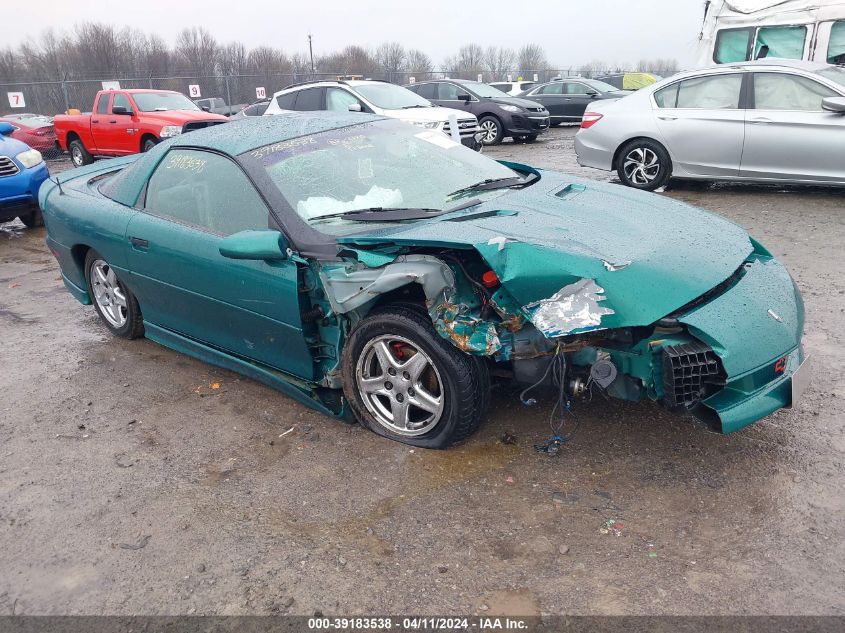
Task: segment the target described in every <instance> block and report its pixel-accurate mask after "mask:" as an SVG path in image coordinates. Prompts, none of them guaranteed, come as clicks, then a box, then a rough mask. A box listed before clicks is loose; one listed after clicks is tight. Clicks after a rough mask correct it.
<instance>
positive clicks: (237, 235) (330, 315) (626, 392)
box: [40, 112, 808, 448]
mask: <svg viewBox="0 0 845 633" xmlns="http://www.w3.org/2000/svg"><path fill="white" fill-rule="evenodd" d="M40 203H41V207H42V209H43V213H44V220H45V223H46V225H47V232H48V237H47V243H48V245H49V247H50V250H51V251H52V253H53V254H54V255H55V257H56V258H57V260H58V261H59V264H60V265H61V269H62V275H63V277H64V282H65V285H66V286H67V288H68V290H69V291H70V292H71V293H72V294H73V295H74V296H75V297H76V298H77V299H78V300H79V301H80V302H82V303H83V304H90V303H93V304H94V307H95V309H96V310H97V313H98V314H99V315H100V317H101V318H102V320H103V322H104V324H105V325H106V327H107V328H108V329H109V330H111V331H112V332H113V333H114V334H115V335H117V336H121V337H124V338H130V339H132V338H137V337H141V336H146V337H147V338H149V339H152V340H154V341H157V342H159V343H161V344H163V345H166V346H168V347H171V348H173V349H176V350H179V351H180V352H184V353H186V354H189V355H191V356H194V357H196V358H200V359H202V360H205V361H207V362H209V363H213V364H215V365H219V366H221V367H225V368H228V369H231V370H233V371H237V372H240V373H242V374H245V375H247V376H250V377H252V378H255V379H256V380H260V381H262V382H265V383H267V384H269V385H271V386H273V387H275V388H277V389H278V390H280V391H282V392H283V393H285V394H287V395H289V396H291V397H293V398H295V399H297V400H299V401H300V402H304V403H307V404H308V405H310V406H312V407H315V408H317V409H319V410H320V411H322V412H324V413H326V414H328V415H331V416H335V417H339V418H346V419H348V420H353V419H356V420H358V421H359V422H360V423H361V424H363V425H365V426H367V427H368V428H369V429H371V430H373V431H375V432H376V433H379V434H381V435H383V436H386V437H389V438H392V439H395V440H399V441H402V442H405V443H408V444H412V445H415V446H421V447H429V448H441V447H445V446H448V445H450V444H452V443H454V442H456V441H460V440H462V439H464V438H466V437H467V436H469V435H470V434H471V433H472V432H473V431H475V430H476V429H477V428H478V425H479V424H480V422H481V420H482V418H483V415H484V413H485V409H486V408H487V406H488V404H489V394H490V390H491V383H494V382H496V381H507V382H508V383H511V384H515V385H523V387H520V388H519V389H518V390H517V391H523V396H522V397H523V400H524V401H526V402H529V401H530V400H531V398H529V395H530V392H531V390H532V389H533V388H535V387H538V388H539V387H546V388H549V389H551V390H553V393H554V394H555V398H556V399H557V401H558V402H559V403H561V406H562V407H563V408H568V407H571V406H577V405H578V403H579V401H580V400H581V399H585V398H588V397H589V396H591V395H594V394H596V393H597V392H600V393H602V394H604V395H606V396H610V397H615V398H620V399H624V400H630V401H639V400H643V399H646V398H647V399H651V400H656V401H658V402H660V403H661V404H663V405H664V406H665V407H667V408H668V409H670V410H673V411H676V412H679V413H687V412H689V413H692V414H693V415H694V416H696V417H697V418H698V419H700V420H702V421H704V422H705V423H706V424H707V425H709V426H710V427H711V428H712V429H714V430H717V431H720V432H723V433H729V432H731V431H735V430H737V429H740V428H742V427H744V426H746V425H748V424H750V423H752V422H754V421H755V420H759V419H760V418H763V417H765V416H767V415H769V414H771V413H773V412H774V411H776V410H778V409H780V408H782V407H788V406H791V405H792V403H793V402H794V401H795V399H796V398H797V397H798V396H799V395H800V392H801V390H802V389H803V387H804V386H805V385H806V383H807V379H808V376H807V374H808V365H807V363H805V358H804V353H803V349H802V346H801V335H802V328H803V324H804V308H803V304H802V301H801V297H800V295H799V293H798V290H797V288H796V286H795V284H794V283H793V281H792V279H791V277H790V276H789V273H788V272H787V271H786V269H785V268H784V267H783V266H782V265H781V264H780V263H778V262H777V261H776V260H775V259H774V258H773V257H772V255H771V254H770V253H769V252H768V251H767V250H766V249H765V248H764V247H763V246H761V245H760V244H759V243H757V242H756V241H755V240H753V239H752V238H750V237H749V236H748V235H747V234H746V232H745V231H744V230H742V229H741V228H740V227H738V226H736V225H734V224H732V223H730V222H728V221H726V220H723V219H721V218H719V217H716V216H713V215H710V214H708V213H705V212H703V211H701V210H699V209H696V208H694V207H691V206H689V205H686V204H683V203H680V202H677V201H674V200H671V199H668V198H665V197H660V196H656V195H653V194H647V193H642V192H638V191H634V190H630V189H626V188H623V187H619V186H616V185H609V184H600V183H595V182H589V181H582V180H580V179H577V178H574V177H571V176H567V175H564V174H558V173H554V172H549V171H542V170H537V169H533V168H531V167H527V166H525V165H519V164H512V163H505V162H496V161H494V160H491V159H489V158H487V157H485V156H482V155H480V154H477V153H476V152H473V151H471V150H469V149H466V148H464V147H462V146H461V145H460V144H459V143H455V142H453V141H452V140H451V139H450V138H449V137H447V136H445V135H443V134H442V133H440V132H439V131H436V130H427V129H420V128H416V127H412V126H410V125H407V124H405V123H402V122H399V121H395V120H388V119H382V118H378V117H369V116H364V115H361V114H348V115H347V114H332V113H324V112H320V113H301V114H295V113H292V114H290V115H287V116H278V117H263V118H259V119H257V120H256V119H245V120H241V121H237V122H232V123H228V124H225V125H221V126H217V127H213V128H208V129H205V130H200V131H197V132H192V133H190V134H186V135H183V136H180V137H177V138H175V139H171V140H169V141H167V142H164V143H161V144H160V145H158V146H156V147H155V149H153V150H152V151H150V152H148V153H146V154H142V155H136V156H128V157H125V158H119V159H114V160H107V161H102V162H97V163H95V164H93V165H90V166H88V167H84V168H81V169H75V170H73V171H72V172H69V173H66V174H62V175H61V176H59V178H58V179H57V181H55V182H48V183H46V184H45V185H44V186H43V187H42V189H41V191H40Z"/></svg>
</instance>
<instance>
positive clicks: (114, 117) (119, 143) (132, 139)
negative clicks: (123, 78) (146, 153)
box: [106, 92, 141, 155]
mask: <svg viewBox="0 0 845 633" xmlns="http://www.w3.org/2000/svg"><path fill="white" fill-rule="evenodd" d="M116 107H118V108H125V109H126V111H127V112H129V114H116V113H115V112H114V109H115V108H116ZM136 120H137V114H136V112H135V107H134V105H133V104H132V103H131V102H130V101H129V97H128V96H127V95H126V93H123V92H115V93H114V96H113V97H112V102H111V106H110V107H109V115H108V116H107V117H106V122H107V123H108V127H107V128H106V135H107V138H108V146H109V148H110V150H111V153H112V154H121V155H122V154H136V153H138V152H139V151H140V149H141V141H140V139H139V138H138V128H137V126H136Z"/></svg>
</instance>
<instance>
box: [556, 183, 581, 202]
mask: <svg viewBox="0 0 845 633" xmlns="http://www.w3.org/2000/svg"><path fill="white" fill-rule="evenodd" d="M586 190H587V185H582V184H579V183H577V182H572V183H569V184H568V185H566V186H565V187H563V188H562V189H560V190H558V191H556V192H555V196H557V197H558V198H560V199H561V200H571V199H572V198H574V197H575V196H577V195H578V194H580V193H583V192H584V191H586Z"/></svg>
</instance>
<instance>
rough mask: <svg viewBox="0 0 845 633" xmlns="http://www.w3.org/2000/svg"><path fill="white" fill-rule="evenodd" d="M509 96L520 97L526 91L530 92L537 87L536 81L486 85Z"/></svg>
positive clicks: (503, 82)
mask: <svg viewBox="0 0 845 633" xmlns="http://www.w3.org/2000/svg"><path fill="white" fill-rule="evenodd" d="M487 85H488V86H493V87H494V88H497V89H499V90H501V91H502V92H504V93H506V94H509V95H510V96H512V97H516V96H517V95H521V94H522V93H523V92H525V91H526V90H531V88H533V87H534V86H536V85H537V82H536V81H493V82H490V83H488V84H487Z"/></svg>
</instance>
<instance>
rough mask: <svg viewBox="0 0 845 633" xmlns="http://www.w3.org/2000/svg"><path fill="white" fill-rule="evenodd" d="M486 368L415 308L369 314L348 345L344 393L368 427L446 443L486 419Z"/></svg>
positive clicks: (403, 438) (424, 442) (429, 443)
mask: <svg viewBox="0 0 845 633" xmlns="http://www.w3.org/2000/svg"><path fill="white" fill-rule="evenodd" d="M485 370H486V367H482V366H481V363H480V362H479V361H478V360H477V359H475V358H474V357H472V356H470V355H468V354H465V353H464V352H462V351H460V350H459V349H457V348H456V347H455V346H454V345H452V344H451V343H449V342H448V341H446V340H445V339H443V338H441V337H440V336H439V335H438V334H437V333H436V332H435V331H434V327H433V326H432V324H431V320H430V319H429V318H428V315H427V314H425V313H424V312H422V311H418V310H415V309H413V308H412V307H409V306H392V307H390V308H387V309H385V310H383V311H379V312H376V313H374V314H371V315H370V316H368V317H367V318H366V319H364V320H363V321H361V323H360V324H359V325H358V327H357V328H356V329H355V330H354V331H353V332H352V334H351V336H350V337H349V340H348V341H347V343H346V345H345V347H344V350H343V383H344V387H343V389H344V393H345V394H346V397H347V399H348V400H349V402H350V403H351V405H352V409H353V410H354V412H355V414H356V416H357V418H358V420H359V421H360V422H361V424H362V425H363V426H366V427H367V428H369V429H370V430H371V431H374V432H375V433H377V434H379V435H382V436H384V437H387V438H390V439H393V440H397V441H399V442H403V443H405V444H410V445H412V446H418V447H422V448H446V447H447V446H450V445H451V444H454V443H455V442H459V441H461V440H463V439H465V438H467V437H469V436H470V435H471V434H472V433H473V432H474V431H475V430H476V429H477V428H478V426H479V425H480V423H481V419H482V416H483V414H484V409H485V408H486V405H487V402H488V397H489V394H487V391H489V382H488V381H489V379H488V376H487V372H486V371H485Z"/></svg>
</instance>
